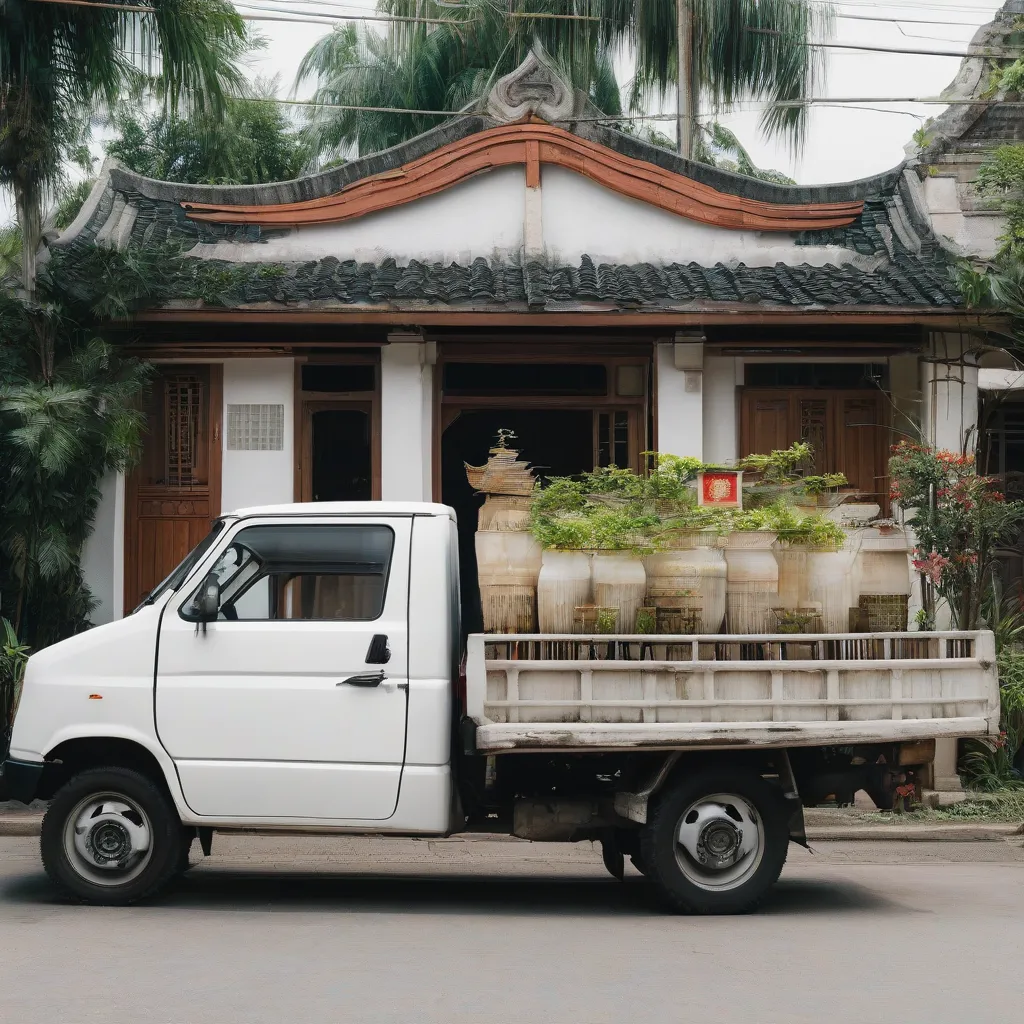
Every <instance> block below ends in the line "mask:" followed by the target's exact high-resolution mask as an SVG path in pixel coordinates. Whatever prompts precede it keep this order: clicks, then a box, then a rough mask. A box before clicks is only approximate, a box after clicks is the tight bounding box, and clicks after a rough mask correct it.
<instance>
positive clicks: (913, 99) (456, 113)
mask: <svg viewBox="0 0 1024 1024" xmlns="http://www.w3.org/2000/svg"><path fill="white" fill-rule="evenodd" d="M242 98H243V99H246V100H252V101H253V102H261V101H262V100H261V98H260V97H255V96H253V97H250V96H246V97H242ZM274 102H277V103H284V104H287V105H288V106H298V107H316V108H317V109H319V110H351V111H357V110H363V111H366V112H367V113H376V114H416V115H421V116H426V117H468V116H469V115H471V114H473V113H475V111H473V110H472V109H469V108H463V109H462V110H422V109H413V108H408V107H371V106H363V105H360V104H356V103H351V104H350V103H320V102H318V101H317V100H291V99H283V100H282V99H278V100H275V101H274ZM866 103H920V104H937V105H940V106H950V105H954V106H955V105H971V106H987V107H988V106H991V107H994V106H1003V107H1024V100H944V99H942V98H940V97H931V96H928V97H921V96H817V97H813V98H810V99H803V100H781V101H779V102H777V103H773V102H770V101H766V102H764V103H762V104H761V106H762V107H764V108H770V107H810V106H824V107H830V106H831V107H840V106H857V105H861V104H866ZM876 109H882V108H876ZM722 113H723V112H722V111H706V112H705V113H703V114H702V115H700V116H702V117H720V116H722ZM886 113H893V114H897V113H907V112H906V111H896V110H893V111H886ZM911 116H918V115H911ZM677 120H678V117H677V115H676V114H597V115H593V114H590V115H586V116H582V117H564V118H558V119H557V121H555V122H553V123H557V124H565V123H569V122H585V121H677Z"/></svg>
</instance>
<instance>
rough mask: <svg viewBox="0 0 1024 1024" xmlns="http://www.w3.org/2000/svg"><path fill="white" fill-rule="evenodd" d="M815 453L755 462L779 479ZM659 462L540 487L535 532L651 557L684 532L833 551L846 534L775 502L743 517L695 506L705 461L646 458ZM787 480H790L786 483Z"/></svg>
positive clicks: (832, 482)
mask: <svg viewBox="0 0 1024 1024" xmlns="http://www.w3.org/2000/svg"><path fill="white" fill-rule="evenodd" d="M809 453H810V447H809V446H808V445H802V446H801V445H796V446H794V448H793V449H789V450H788V451H786V452H773V453H772V455H771V456H756V457H755V458H757V459H758V460H759V463H758V464H759V465H768V466H770V467H771V468H770V469H769V470H768V471H769V472H771V473H774V474H776V475H778V474H780V473H784V472H788V467H791V466H792V465H795V462H794V460H797V461H800V460H802V459H803V458H805V457H807V456H808V454H809ZM644 455H645V456H648V457H651V458H653V459H654V467H653V468H652V470H651V472H650V473H649V474H648V475H647V476H639V475H637V474H636V473H634V472H633V471H632V470H625V469H618V468H616V467H614V466H612V467H609V468H607V469H600V470H596V471H595V472H593V473H584V474H582V475H580V476H579V477H554V478H552V479H551V481H550V483H549V484H548V486H547V487H543V488H541V487H540V486H538V488H537V490H536V491H535V493H534V500H533V503H532V505H531V510H530V528H531V530H532V531H533V534H534V536H535V537H536V538H537V540H538V541H539V543H540V544H541V545H542V546H543V547H546V548H561V549H566V550H572V549H577V550H578V549H594V550H601V549H608V550H636V551H640V550H649V549H659V548H666V547H671V546H672V544H673V543H674V541H675V539H676V538H677V537H678V535H679V534H680V533H691V532H693V531H695V530H696V531H710V532H715V533H727V532H729V531H730V530H767V531H770V532H772V533H775V534H777V535H778V536H779V539H780V540H783V541H785V542H787V543H790V544H799V545H806V546H808V547H824V548H835V547H839V546H841V545H842V543H843V540H844V537H845V534H844V533H843V531H842V529H841V527H839V526H838V525H837V524H836V523H834V522H833V521H832V520H830V519H826V518H824V517H822V516H818V515H813V516H803V515H800V514H799V513H797V512H796V511H795V510H794V509H793V508H792V507H791V506H790V505H788V504H786V503H785V502H784V501H782V500H780V499H777V500H776V501H774V502H772V503H771V504H768V505H765V506H762V507H757V508H749V509H743V510H732V509H723V508H716V507H713V506H702V505H698V504H697V499H696V492H695V490H694V488H693V487H692V486H690V484H691V481H692V480H693V479H694V478H695V477H696V475H697V474H698V473H699V472H701V471H702V470H705V469H707V468H708V467H707V466H705V465H704V464H703V463H702V462H701V461H700V459H696V458H691V457H683V456H678V455H668V454H664V453H662V454H659V453H657V452H645V453H644ZM786 479H789V477H788V476H787V477H786ZM817 479H818V480H819V481H820V482H822V483H823V485H824V484H827V485H828V486H838V484H839V482H845V479H846V478H845V477H842V476H841V474H830V475H827V476H823V477H819V478H817Z"/></svg>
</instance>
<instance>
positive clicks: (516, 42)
mask: <svg viewBox="0 0 1024 1024" xmlns="http://www.w3.org/2000/svg"><path fill="white" fill-rule="evenodd" d="M378 9H379V10H380V11H383V12H385V13H388V14H392V15H398V16H416V17H427V18H442V19H447V20H448V21H450V22H454V24H439V25H419V24H403V25H392V26H390V31H389V33H388V34H387V35H386V36H385V35H381V34H380V33H378V32H375V31H373V30H372V29H357V28H355V27H354V26H346V27H345V28H338V29H336V30H335V31H334V32H332V33H330V34H329V35H328V36H326V37H324V38H323V39H321V40H319V41H318V42H317V43H316V44H314V46H313V47H312V48H311V49H310V50H309V52H308V53H307V54H306V56H305V57H304V58H303V60H302V63H301V64H300V66H299V72H298V76H297V82H296V84H297V85H299V84H302V83H303V82H306V81H310V82H314V83H315V84H316V90H315V92H314V100H315V103H316V106H315V107H314V108H313V110H312V111H311V118H310V124H309V140H310V143H311V145H312V147H313V149H314V150H315V151H316V153H317V154H319V155H320V156H321V157H322V158H325V159H331V158H335V157H337V156H339V155H342V156H344V155H347V154H348V153H350V152H352V151H358V152H360V153H367V152H372V151H376V150H380V149H385V148H387V147H389V146H393V145H396V144H397V143H399V142H402V141H404V140H406V139H410V138H412V137H414V136H415V135H418V134H420V133H422V132H424V131H427V130H428V129H430V128H433V127H434V126H435V125H436V124H437V123H438V118H437V117H432V116H430V115H422V114H404V113H394V112H393V111H391V110H381V111H368V110H340V109H336V108H337V107H339V106H344V105H354V106H372V107H383V108H399V109H416V110H458V109H461V108H463V107H464V106H466V105H467V104H469V103H471V102H472V101H475V100H477V99H479V98H481V97H482V96H484V95H485V94H486V93H487V91H488V90H489V88H490V86H491V85H492V84H493V82H494V81H496V80H497V79H498V78H500V77H501V76H502V75H505V74H507V73H508V72H510V71H512V70H513V69H514V68H515V67H517V66H518V65H519V64H520V63H521V62H522V60H523V59H524V57H525V56H526V54H527V52H528V51H529V49H530V48H531V46H532V45H533V43H534V40H538V41H540V42H541V43H542V44H543V46H544V47H545V48H546V49H547V50H548V52H549V53H550V54H551V55H552V57H553V58H554V60H555V61H556V62H557V63H558V65H559V66H560V67H561V68H562V71H563V73H564V74H565V75H566V77H567V78H568V80H569V81H570V82H571V84H572V85H573V86H574V87H575V88H577V89H579V90H582V91H583V92H584V93H585V94H586V95H588V96H589V97H590V99H591V101H592V102H593V103H594V105H595V106H596V107H597V108H598V109H599V110H601V111H602V112H603V113H606V114H609V115H614V114H617V113H620V112H621V110H622V104H621V101H620V99H619V86H618V84H617V82H616V80H615V74H614V67H613V56H614V54H615V53H617V52H618V51H619V50H620V49H621V48H622V47H624V46H625V47H628V48H629V49H630V50H631V51H632V52H633V53H634V54H635V75H634V77H633V78H632V80H631V83H630V89H629V95H628V103H627V106H628V109H629V110H631V111H640V110H642V109H644V108H645V107H649V106H651V105H652V101H653V100H656V99H657V98H660V97H664V96H666V95H668V94H669V93H672V92H674V91H675V88H676V80H677V74H676V68H677V66H678V65H677V55H676V49H677V47H676V38H677V33H676V8H675V5H674V4H667V3H665V2H664V0H586V2H579V3H577V2H574V3H572V4H570V6H569V8H567V7H566V5H565V3H564V2H563V0H536V2H533V0H514V2H513V3H512V4H511V6H510V7H508V6H502V5H497V4H494V3H492V2H490V0H466V2H464V3H460V4H450V3H448V2H447V0H425V2H424V0H380V2H379V3H378ZM690 9H691V11H692V12H693V33H692V60H693V68H694V79H695V85H696V88H695V90H694V91H695V93H696V95H695V97H694V99H700V100H701V101H703V102H706V103H707V105H708V106H709V107H710V108H712V109H715V110H723V109H728V108H729V107H731V106H735V105H736V104H737V103H739V102H740V101H741V100H744V99H755V100H760V101H765V102H767V103H768V104H769V105H768V107H767V109H766V111H765V113H764V115H763V116H762V119H761V127H762V129H763V130H764V131H765V132H766V133H767V134H768V135H773V136H781V137H783V138H785V139H786V140H787V141H789V142H790V143H792V144H793V145H794V146H796V147H799V145H800V143H801V141H802V139H803V137H804V134H805V132H806V127H807V116H808V108H807V107H806V106H790V107H778V106H773V105H772V101H773V100H777V101H792V100H799V99H802V98H804V97H807V96H811V95H814V94H815V90H816V89H818V88H819V87H820V85H821V83H822V80H823V73H824V62H823V60H822V58H821V51H820V50H817V49H815V48H813V47H810V46H807V42H808V41H809V40H810V39H812V38H815V39H817V38H821V36H822V35H823V34H828V32H829V31H830V29H831V25H832V15H831V12H830V10H829V9H828V8H827V7H825V6H824V5H819V4H816V3H812V2H810V0H734V2H732V3H728V4H724V3H721V2H720V0H691V3H690ZM508 11H513V12H531V13H533V12H536V13H538V14H542V15H543V14H552V13H554V14H566V13H574V14H579V15H583V16H584V17H583V18H581V20H578V21H566V20H559V19H553V18H543V17H538V18H528V17H517V18H509V17H507V12H508ZM592 18H599V19H601V20H599V21H595V20H589V19H592ZM751 29H753V30H754V31H750V30H751ZM332 108H333V109H332ZM641 134H643V132H642V130H641ZM651 141H654V143H655V145H664V144H665V142H668V143H669V148H673V147H672V146H671V141H670V140H667V139H666V137H665V136H660V137H659V138H657V139H656V138H654V137H653V135H652V136H651ZM740 149H742V147H740ZM743 153H744V154H745V153H746V151H745V150H743ZM746 161H747V164H748V165H749V167H750V168H752V169H754V170H757V169H756V168H754V166H753V163H752V162H750V161H749V157H746ZM737 166H738V169H740V170H741V173H749V172H747V171H743V170H742V167H740V166H739V162H737ZM757 175H758V176H761V177H765V178H767V179H768V180H777V179H779V178H781V177H782V176H781V175H777V174H776V172H763V171H759V170H757Z"/></svg>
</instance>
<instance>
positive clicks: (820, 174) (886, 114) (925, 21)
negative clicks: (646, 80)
mask: <svg viewBox="0 0 1024 1024" xmlns="http://www.w3.org/2000/svg"><path fill="white" fill-rule="evenodd" d="M237 6H238V8H239V10H241V11H242V12H243V13H246V14H253V13H255V12H256V9H257V8H261V7H262V8H264V9H265V10H267V11H268V13H269V10H270V8H273V9H274V10H273V16H275V17H281V16H282V12H293V11H294V12H295V13H296V14H299V13H303V14H308V15H310V16H315V17H321V18H322V17H323V16H324V14H327V13H330V12H331V11H333V12H335V13H344V14H359V13H361V12H367V13H371V12H372V10H373V8H374V6H375V0H345V2H338V3H335V2H333V0H251V2H250V3H249V4H243V3H241V2H239V3H238V5H237ZM999 6H1000V5H999V4H998V3H990V2H988V3H987V2H985V0H890V2H888V3H884V2H876V0H848V2H846V3H839V4H837V5H836V11H837V13H839V14H841V15H852V16H856V18H857V19H864V18H867V17H879V18H892V19H901V18H902V19H910V21H903V22H900V23H899V24H896V23H890V22H875V21H867V20H853V19H852V18H839V19H838V20H837V21H836V23H835V24H836V30H835V33H834V35H833V37H832V40H831V41H832V42H836V43H853V44H856V43H862V44H868V45H871V46H883V47H894V48H908V49H915V50H918V49H919V50H955V51H961V50H964V49H965V48H966V46H967V44H968V43H969V42H970V40H971V38H972V36H973V35H974V33H975V32H976V31H977V29H978V27H979V26H981V25H983V24H984V23H986V22H988V21H990V20H991V18H992V15H993V14H994V12H995V11H996V10H998V8H999ZM947 22H953V23H956V24H945V23H947ZM257 26H258V27H259V29H260V31H261V32H262V33H263V35H264V36H265V37H266V39H267V45H266V47H265V48H264V49H263V50H261V51H259V52H258V53H256V54H254V55H253V56H252V57H251V58H250V65H249V66H250V73H251V74H252V75H253V77H256V76H260V77H264V78H275V77H276V78H278V79H279V81H280V89H279V95H281V96H282V97H287V96H291V95H294V96H295V97H296V98H299V99H301V98H303V97H304V96H308V94H309V92H310V91H311V86H308V85H307V86H306V87H304V88H303V89H301V90H299V91H298V92H297V93H294V94H293V93H292V87H293V83H294V79H295V72H296V70H297V68H298V64H299V61H300V60H301V59H302V55H303V54H304V53H305V52H306V51H307V50H308V49H309V47H310V46H311V45H312V44H313V43H314V42H315V41H316V40H317V39H318V38H320V37H321V36H323V35H325V34H326V33H328V32H330V31H331V27H330V25H323V24H285V23H283V22H281V21H267V22H258V23H257ZM385 28H386V26H383V25H381V26H378V29H379V30H380V31H383V30H384V29H385ZM826 52H827V58H826V60H827V64H826V68H827V70H826V81H825V85H824V88H823V91H822V95H823V96H828V97H835V98H851V97H857V98H863V97H917V98H931V97H937V96H938V95H939V93H941V92H942V90H943V89H945V88H946V86H947V85H948V84H949V83H950V82H951V81H952V80H953V78H954V77H955V76H956V73H957V71H958V69H959V66H960V60H959V58H957V57H943V56H927V55H918V54H887V53H871V52H866V51H857V50H839V49H834V50H828V51H826ZM618 64H619V67H620V68H621V69H623V73H624V74H625V75H628V73H629V71H628V68H629V56H628V54H624V55H623V56H622V58H621V59H620V61H619V62H618ZM665 109H667V110H671V109H672V106H671V103H670V104H669V105H668V106H666V108H665ZM941 110H942V107H941V106H937V105H924V104H908V103H889V104H883V103H880V102H879V103H875V104H866V105H863V106H861V107H849V106H839V107H829V106H821V107H815V108H813V109H812V112H811V116H810V128H809V131H808V135H807V140H806V144H805V146H804V148H803V151H802V152H801V153H799V154H795V153H793V152H791V151H789V150H788V149H787V147H786V146H785V145H784V144H779V143H775V142H772V141H770V140H766V139H764V138H763V137H762V136H761V134H760V132H759V130H758V120H759V114H758V112H757V111H756V109H747V110H743V111H738V112H732V113H729V114H724V115H721V116H720V117H719V120H720V121H721V122H722V123H723V124H725V125H726V126H727V127H729V128H730V129H731V130H732V131H733V132H735V133H736V135H737V136H738V137H739V139H740V141H741V142H742V143H743V144H744V145H745V146H746V148H747V150H748V152H749V153H750V154H751V157H752V158H753V159H754V162H755V163H756V164H758V165H759V166H761V167H771V168H774V169H776V170H780V171H782V172H784V173H785V174H788V175H789V176H790V177H791V178H794V179H795V180H796V181H797V182H799V183H800V184H818V183H826V182H840V181H850V180H854V179H856V178H863V177H867V176H869V175H872V174H877V173H879V172H881V171H884V170H887V169H888V168H890V167H894V166H896V165H897V164H899V163H900V162H901V161H902V160H903V159H904V156H905V154H904V146H905V145H906V144H907V143H908V142H909V141H910V138H911V136H912V134H913V132H914V131H915V130H916V129H917V128H918V127H919V126H920V125H921V124H922V123H923V121H924V120H925V119H926V118H927V117H930V116H934V115H936V114H937V113H939V112H940V111H941ZM659 127H660V128H661V129H662V130H664V131H665V132H666V133H667V134H671V133H672V130H673V129H672V125H671V123H669V124H662V125H660V126H659ZM100 148H101V147H100V146H99V145H97V147H96V149H97V155H98V156H99V155H101V153H100V152H99V150H100ZM9 219H11V204H10V201H9V197H8V196H6V195H3V196H0V223H3V222H4V221H7V220H9Z"/></svg>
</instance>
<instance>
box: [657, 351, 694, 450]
mask: <svg viewBox="0 0 1024 1024" xmlns="http://www.w3.org/2000/svg"><path fill="white" fill-rule="evenodd" d="M657 360H658V377H657V380H658V450H659V451H660V452H663V453H665V454H667V455H692V456H695V457H696V458H698V459H702V458H703V457H704V411H703V398H704V395H703V376H704V372H703V369H704V346H703V345H702V344H700V343H699V342H698V343H680V344H677V343H659V344H658V345H657Z"/></svg>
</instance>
